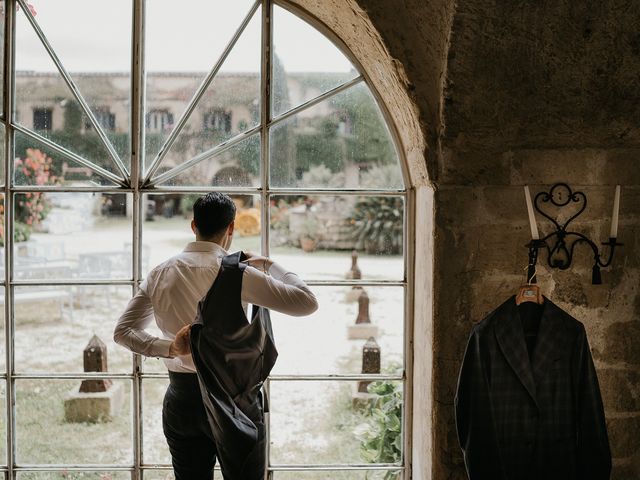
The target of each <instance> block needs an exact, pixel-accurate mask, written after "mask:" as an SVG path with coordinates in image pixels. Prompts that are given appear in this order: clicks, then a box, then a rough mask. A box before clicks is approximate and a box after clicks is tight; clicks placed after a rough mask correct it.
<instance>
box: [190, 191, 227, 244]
mask: <svg viewBox="0 0 640 480" xmlns="http://www.w3.org/2000/svg"><path fill="white" fill-rule="evenodd" d="M235 217H236V204H235V203H233V200H231V197H229V195H225V194H224V193H219V192H211V193H207V194H206V195H203V196H202V197H200V198H198V199H197V200H196V201H195V203H194V204H193V220H194V221H195V224H196V228H197V229H198V233H199V234H200V236H201V237H203V238H211V237H215V236H216V235H218V234H220V233H222V232H223V230H224V229H225V228H227V227H228V226H229V224H230V223H231V222H233V219H234V218H235Z"/></svg>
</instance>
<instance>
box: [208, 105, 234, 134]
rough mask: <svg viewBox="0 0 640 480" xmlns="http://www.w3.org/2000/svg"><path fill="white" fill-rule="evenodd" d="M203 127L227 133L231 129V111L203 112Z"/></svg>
mask: <svg viewBox="0 0 640 480" xmlns="http://www.w3.org/2000/svg"><path fill="white" fill-rule="evenodd" d="M204 129H205V130H215V131H220V132H226V133H229V132H230V131H231V112H227V111H224V110H213V111H212V112H208V113H205V115H204Z"/></svg>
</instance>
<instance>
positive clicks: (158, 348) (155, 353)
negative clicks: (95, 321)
mask: <svg viewBox="0 0 640 480" xmlns="http://www.w3.org/2000/svg"><path fill="white" fill-rule="evenodd" d="M153 321H154V316H153V305H152V304H151V299H150V298H149V295H147V293H146V292H145V290H143V289H140V290H138V293H136V294H135V296H134V297H133V298H132V299H131V300H129V304H128V305H127V308H125V310H124V313H123V314H122V315H121V316H120V318H119V319H118V323H117V324H116V328H115V330H114V332H113V340H114V341H115V342H116V343H118V344H119V345H122V346H123V347H126V348H128V349H129V350H131V351H132V352H135V353H139V354H141V355H145V356H147V357H164V358H171V357H170V356H169V347H170V346H171V340H166V339H164V338H158V337H156V336H154V335H151V334H150V333H148V332H146V331H145V328H147V327H148V326H149V325H151V323H152V322H153Z"/></svg>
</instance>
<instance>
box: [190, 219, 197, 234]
mask: <svg viewBox="0 0 640 480" xmlns="http://www.w3.org/2000/svg"><path fill="white" fill-rule="evenodd" d="M191 231H192V232H193V233H195V234H196V235H198V229H197V228H196V221H195V220H191Z"/></svg>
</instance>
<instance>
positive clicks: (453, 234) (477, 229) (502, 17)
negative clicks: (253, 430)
mask: <svg viewBox="0 0 640 480" xmlns="http://www.w3.org/2000/svg"><path fill="white" fill-rule="evenodd" d="M295 3H296V4H298V5H299V6H301V7H302V8H304V9H306V10H307V11H308V12H310V13H311V14H312V15H314V16H316V17H317V18H318V19H319V20H320V21H321V22H322V23H324V24H325V25H326V26H327V27H328V28H330V29H331V30H332V31H334V32H335V33H336V35H337V36H338V37H340V39H342V41H343V42H344V43H345V44H346V45H347V47H348V48H349V49H351V51H352V52H353V53H354V54H355V55H356V57H357V58H358V60H359V61H360V63H361V64H362V67H363V69H364V71H365V72H366V74H367V75H368V77H369V78H370V79H371V82H372V84H373V86H374V87H375V88H376V90H377V91H378V92H379V94H380V96H381V98H382V100H383V101H384V102H385V104H386V105H387V107H388V108H389V111H390V113H391V115H392V118H393V122H394V123H395V125H396V127H397V128H398V132H399V137H400V141H401V146H402V148H403V149H404V150H405V152H406V153H407V156H408V159H409V169H410V173H411V180H412V183H413V184H414V185H427V184H428V183H429V182H431V183H432V185H433V187H434V188H435V196H434V197H433V202H432V201H431V197H430V195H428V194H425V192H424V191H422V192H421V191H420V190H418V195H417V197H418V199H419V201H418V202H417V204H418V208H419V210H418V211H417V219H416V224H415V225H416V228H417V235H418V240H417V246H418V247H419V248H418V249H417V251H416V254H417V259H416V260H417V263H416V266H417V268H416V276H417V283H416V285H417V286H418V287H417V288H424V294H426V295H429V294H433V316H431V312H430V311H429V309H428V308H427V307H425V306H421V305H418V307H419V309H418V311H417V315H416V318H417V320H416V326H415V327H416V328H415V332H416V338H415V344H416V346H418V345H420V347H421V349H424V347H425V346H428V345H430V346H431V351H429V352H428V353H426V354H425V353H424V352H422V351H421V350H419V349H417V348H416V349H414V359H415V366H416V371H415V379H416V385H415V393H416V395H415V397H414V400H415V403H414V408H415V412H416V415H417V418H415V419H414V422H413V424H414V427H415V431H414V438H418V437H420V439H419V441H414V459H413V466H414V470H413V474H414V477H413V478H416V479H430V478H433V479H438V480H439V479H463V478H465V475H464V470H463V466H462V458H461V454H460V450H459V447H458V444H457V440H456V437H455V430H454V423H453V397H454V392H455V386H456V380H457V374H458V369H459V367H460V361H461V358H462V353H463V349H464V347H465V343H466V340H467V336H468V333H469V330H470V329H471V327H472V325H473V322H477V321H479V320H481V319H482V318H483V317H484V316H485V315H486V314H487V313H488V312H490V311H491V310H492V309H493V308H495V307H496V306H497V305H499V304H500V303H502V302H503V301H504V300H505V299H506V298H507V297H508V296H510V295H512V294H513V293H514V291H515V290H516V289H517V287H518V285H519V284H520V282H521V281H522V279H523V268H524V266H525V264H526V262H527V251H526V248H524V246H523V245H524V244H525V243H527V241H528V239H529V236H530V233H529V228H528V223H527V218H526V207H525V203H524V198H523V191H522V185H524V184H529V185H531V187H532V189H533V190H534V191H536V192H537V191H540V190H542V189H544V188H545V187H546V188H548V187H550V186H551V185H552V184H553V183H556V182H559V181H565V182H568V183H570V184H571V185H572V186H574V187H575V188H577V189H580V190H583V191H584V192H585V193H586V194H587V196H588V198H589V206H588V209H587V211H586V212H585V214H584V215H583V216H582V217H581V221H580V222H578V223H576V224H575V229H576V230H579V231H582V232H584V233H587V234H588V235H589V236H591V237H592V238H593V239H594V240H595V241H597V242H601V241H605V240H606V239H607V237H608V231H609V222H610V215H611V213H610V212H611V207H612V201H613V192H614V185H616V184H622V185H623V192H622V204H621V218H620V230H619V236H620V241H622V242H624V244H625V245H624V247H623V248H622V249H621V250H620V251H619V252H618V254H617V256H616V258H615V260H614V264H613V266H612V267H611V268H609V269H608V270H604V271H603V285H600V286H592V285H591V284H590V276H591V270H590V269H591V261H592V260H591V257H590V255H589V252H588V251H587V250H585V249H584V248H583V247H581V248H580V249H579V250H578V255H577V258H576V259H575V265H574V267H573V268H572V269H571V270H569V271H566V272H559V271H555V270H554V271H550V270H549V269H545V268H543V267H541V268H540V270H539V277H540V283H541V286H542V288H543V290H544V292H545V294H546V295H548V296H549V297H550V298H551V299H552V300H553V301H554V302H556V303H557V304H559V305H560V306H561V307H563V308H565V309H566V310H568V311H569V312H570V313H572V314H573V315H574V316H575V317H576V318H578V319H579V320H581V321H582V322H583V323H584V324H585V326H586V329H587V332H588V335H589V339H590V342H591V347H592V352H593V356H594V359H595V362H596V366H597V369H598V373H599V377H600V382H601V390H602V393H603V397H604V403H605V409H606V415H607V422H608V430H609V435H610V441H611V447H612V452H613V456H614V474H613V478H614V479H619V480H622V479H640V293H639V290H640V34H639V33H638V32H640V2H634V1H629V0H598V1H596V0H586V1H581V2H577V1H573V0H560V1H556V0H553V1H552V0H541V1H536V2H522V1H518V2H516V1H510V0H507V1H502V0H500V1H499V0H464V1H459V2H456V3H454V2H453V1H450V0H432V1H424V0H403V1H393V2H392V1H386V0H296V1H295ZM420 199H422V201H420ZM434 211H435V217H434ZM432 218H433V223H432V224H431V225H429V222H430V221H431V219H432ZM430 227H432V228H433V244H431V243H430V242H428V241H424V239H421V238H420V236H421V235H430V231H431V229H430ZM540 228H541V230H542V231H543V232H545V231H548V225H547V224H545V223H543V222H542V221H540ZM432 248H433V251H434V262H435V263H434V267H433V271H431V270H430V264H429V262H428V259H427V258H428V256H429V255H430V253H431V249H432ZM542 260H543V261H544V258H543V259H542ZM431 274H433V277H432V278H431ZM431 285H433V289H432V287H431ZM417 293H420V292H417ZM430 394H432V398H431V399H427V398H425V397H426V396H428V395H430ZM421 430H424V431H421ZM425 439H426V440H425ZM430 441H431V444H429V442H430Z"/></svg>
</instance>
